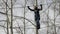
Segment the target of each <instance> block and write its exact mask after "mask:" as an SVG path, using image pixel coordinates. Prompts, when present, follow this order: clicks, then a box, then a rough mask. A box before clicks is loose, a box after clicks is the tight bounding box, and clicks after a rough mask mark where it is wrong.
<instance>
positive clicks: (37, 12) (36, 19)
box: [27, 4, 42, 29]
mask: <svg viewBox="0 0 60 34" xmlns="http://www.w3.org/2000/svg"><path fill="white" fill-rule="evenodd" d="M40 6H41V8H40V9H39V8H38V7H36V6H34V9H31V8H30V7H29V6H27V7H28V9H29V10H30V11H34V14H35V22H36V25H37V26H36V27H37V29H40V23H39V20H40V14H39V11H41V10H42V4H40Z"/></svg>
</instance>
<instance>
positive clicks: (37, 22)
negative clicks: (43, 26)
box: [36, 20, 40, 29]
mask: <svg viewBox="0 0 60 34" xmlns="http://www.w3.org/2000/svg"><path fill="white" fill-rule="evenodd" d="M36 28H37V29H40V23H39V20H36Z"/></svg>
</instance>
